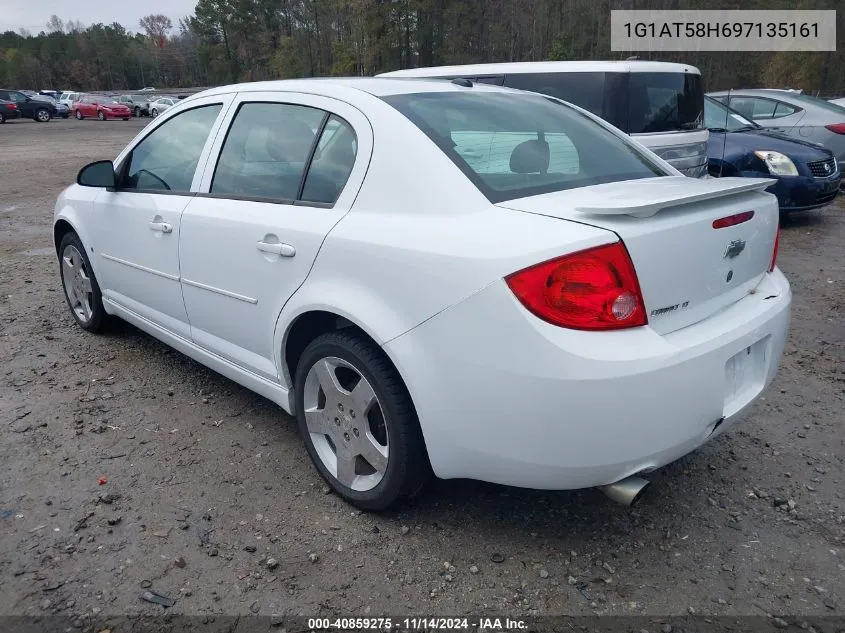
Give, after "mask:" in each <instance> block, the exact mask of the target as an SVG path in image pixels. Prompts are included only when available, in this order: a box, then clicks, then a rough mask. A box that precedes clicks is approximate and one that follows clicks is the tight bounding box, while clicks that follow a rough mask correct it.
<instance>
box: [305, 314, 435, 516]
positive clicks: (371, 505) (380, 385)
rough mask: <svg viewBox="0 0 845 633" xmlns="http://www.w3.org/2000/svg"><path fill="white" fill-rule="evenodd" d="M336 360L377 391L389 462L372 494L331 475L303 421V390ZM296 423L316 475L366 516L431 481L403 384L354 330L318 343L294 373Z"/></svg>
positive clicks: (404, 498) (410, 495)
mask: <svg viewBox="0 0 845 633" xmlns="http://www.w3.org/2000/svg"><path fill="white" fill-rule="evenodd" d="M330 357H337V358H341V359H343V360H344V361H346V362H348V363H351V364H352V365H353V366H354V367H355V368H356V369H357V370H358V371H359V373H360V374H361V375H362V376H364V377H365V378H366V379H367V380H368V381H369V383H370V385H371V386H372V388H373V391H374V392H375V394H376V397H377V398H378V401H379V404H380V405H381V409H382V413H383V414H384V423H385V426H386V427H387V442H388V450H389V452H388V455H389V457H388V462H387V468H386V470H385V473H384V476H383V477H382V479H381V481H380V482H379V483H378V484H377V485H376V486H375V487H374V488H372V489H370V490H367V491H356V490H352V489H351V488H348V487H346V486H344V485H343V484H341V483H340V481H338V480H337V478H335V476H334V475H332V474H331V473H330V472H329V471H328V469H327V468H326V466H325V464H324V463H323V461H322V459H321V458H320V457H319V455H318V454H317V451H316V449H315V448H314V444H313V441H312V439H311V434H310V433H309V431H308V427H307V424H306V421H305V412H304V410H303V409H304V407H303V406H301V403H303V402H304V390H305V382H306V377H307V375H308V372H309V370H310V369H311V367H312V366H313V365H314V364H315V363H317V362H318V361H320V360H322V359H324V358H330ZM294 384H295V394H296V402H297V406H296V411H297V412H296V419H297V426H298V427H299V433H300V435H301V436H302V439H303V442H304V443H305V447H306V449H307V450H308V454H309V455H310V456H311V460H312V461H313V462H314V465H315V466H316V467H317V471H318V472H319V473H320V475H321V476H322V477H323V479H324V480H325V481H326V483H328V484H329V486H331V488H332V489H333V490H334V491H335V492H337V493H338V494H339V495H340V496H341V497H343V498H344V499H346V500H347V501H348V502H349V503H351V504H352V505H354V506H357V507H358V508H361V509H362V510H371V511H378V510H384V509H386V508H388V507H390V506H392V505H396V504H399V503H402V502H407V501H409V500H410V499H412V498H413V497H414V496H415V495H417V494H418V493H419V492H420V491H421V490H422V489H423V487H424V486H425V484H426V483H427V482H428V480H429V479H430V476H431V466H430V465H429V461H428V454H427V453H426V449H425V441H424V440H423V436H422V431H421V430H420V424H419V420H418V418H417V413H416V409H415V408H414V404H413V402H412V401H411V396H410V394H409V393H408V390H407V388H406V387H405V383H404V382H403V381H402V378H401V377H400V376H399V374H398V372H397V371H396V369H395V368H394V367H393V365H392V363H391V362H390V360H389V359H388V358H387V356H386V355H385V354H384V352H383V351H381V350H380V349H379V348H378V346H376V345H375V344H374V343H373V342H372V341H370V340H369V339H368V338H367V337H366V336H364V335H363V334H361V333H358V332H356V331H354V330H338V331H336V332H330V333H328V334H324V335H322V336H319V337H317V338H316V339H314V340H313V341H312V342H311V343H310V344H309V345H308V346H307V347H306V348H305V351H304V352H303V353H302V356H301V358H300V360H299V364H298V365H297V368H296V378H295V381H294Z"/></svg>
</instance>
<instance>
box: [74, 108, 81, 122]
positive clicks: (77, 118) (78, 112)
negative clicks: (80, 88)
mask: <svg viewBox="0 0 845 633" xmlns="http://www.w3.org/2000/svg"><path fill="white" fill-rule="evenodd" d="M75 116H76V120H77V121H81V120H82V119H83V116H82V113H81V112H80V111H79V110H77V111H76V115H75Z"/></svg>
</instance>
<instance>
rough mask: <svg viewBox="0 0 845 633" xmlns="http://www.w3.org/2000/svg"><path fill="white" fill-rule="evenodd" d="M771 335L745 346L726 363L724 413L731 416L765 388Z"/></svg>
mask: <svg viewBox="0 0 845 633" xmlns="http://www.w3.org/2000/svg"><path fill="white" fill-rule="evenodd" d="M768 348H769V337H768V336H767V337H765V338H763V339H760V340H759V341H757V342H756V343H754V344H753V345H749V346H748V347H746V348H743V349H742V350H741V351H740V352H738V353H736V354H734V355H733V356H731V357H730V358H729V359H728V361H727V362H726V363H725V402H724V409H723V412H722V415H724V416H725V417H730V416H731V415H733V414H734V413H736V412H737V411H739V410H740V409H742V407H744V406H745V405H746V404H748V403H749V402H751V400H753V399H754V398H755V397H756V396H757V394H759V393H760V392H761V391H762V390H763V386H764V384H765V380H766V372H767V369H768V356H769V354H768Z"/></svg>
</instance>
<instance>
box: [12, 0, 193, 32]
mask: <svg viewBox="0 0 845 633" xmlns="http://www.w3.org/2000/svg"><path fill="white" fill-rule="evenodd" d="M196 4H197V3H196V0H143V2H113V1H112V2H103V0H73V1H68V0H0V32H3V31H17V30H19V29H27V30H28V31H31V32H32V34H33V35H35V34H37V33H38V32H39V31H42V30H44V29H45V25H46V24H47V20H49V19H50V16H51V15H52V14H54V13H55V14H56V15H58V16H59V17H60V18H61V19H62V20H64V21H65V22H67V21H68V20H79V21H81V22H82V23H83V24H85V25H86V26H88V25H89V24H96V23H97V22H103V23H104V24H111V23H112V22H120V23H121V24H122V25H123V26H125V27H126V28H127V29H130V30H133V31H137V30H140V27H139V26H138V20H139V19H140V18H141V17H142V16H144V15H149V14H150V13H163V14H164V15H166V16H167V17H169V18H170V19H171V20H172V21H173V26H174V28H175V27H176V26H177V25H178V21H179V18H182V17H185V16H186V15H190V14H193V12H194V7H195V6H196Z"/></svg>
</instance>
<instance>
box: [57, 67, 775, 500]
mask: <svg viewBox="0 0 845 633" xmlns="http://www.w3.org/2000/svg"><path fill="white" fill-rule="evenodd" d="M769 184H770V182H769V181H768V180H765V179H759V180H755V179H749V178H719V179H711V180H697V179H692V178H686V177H684V176H682V175H680V173H679V172H678V171H677V170H675V169H674V168H673V167H671V166H670V165H669V164H668V163H666V162H664V161H663V160H661V159H660V158H658V157H657V156H656V155H655V154H653V153H651V152H650V151H649V150H647V149H645V148H644V147H643V146H641V145H639V144H638V143H637V142H636V141H632V140H631V139H630V138H629V137H627V136H625V135H624V134H622V133H621V132H619V131H618V130H617V129H615V128H613V127H611V126H610V125H608V124H606V123H604V122H603V121H601V120H600V119H598V118H596V117H595V116H593V115H592V114H589V113H587V112H586V111H584V110H581V109H579V108H576V107H574V106H571V105H569V104H567V103H564V102H562V101H559V100H557V99H555V98H552V97H547V96H542V95H537V94H532V93H526V92H519V91H514V90H510V89H507V88H500V87H497V86H490V85H482V84H474V83H472V82H469V81H466V80H456V81H455V82H450V81H440V80H413V79H412V80H409V79H386V78H384V79H378V78H376V79H327V80H292V81H274V82H268V83H252V84H243V85H235V86H227V87H221V88H214V89H212V90H208V91H206V92H203V93H200V94H198V95H195V96H192V97H189V98H187V99H185V100H184V101H180V102H179V103H178V104H177V105H175V106H174V107H173V108H170V109H168V110H167V112H165V113H162V114H161V116H159V117H158V118H157V119H155V120H154V121H153V122H152V123H151V124H150V125H148V126H147V127H146V128H145V129H144V130H143V131H142V132H141V133H140V134H139V135H138V136H137V137H136V138H135V139H134V140H133V141H132V142H131V143H130V144H129V146H128V147H127V148H126V149H124V150H123V151H122V152H121V153H120V155H118V156H117V158H116V159H115V160H114V161H100V162H96V163H92V164H90V165H88V166H86V167H85V168H83V169H82V170H81V171H80V172H79V176H78V178H77V183H76V184H74V185H71V186H70V187H69V188H68V189H66V190H65V191H64V192H63V193H62V194H61V196H60V197H59V199H58V202H57V203H56V208H55V224H54V237H55V245H56V249H57V253H58V257H59V261H60V269H61V278H62V283H63V285H64V291H65V295H66V297H67V302H68V305H69V306H70V309H71V313H72V315H73V318H74V319H75V320H76V321H77V323H78V324H79V325H80V326H81V327H83V328H84V329H86V330H88V331H91V332H99V331H101V330H102V329H103V328H104V326H106V324H107V320H108V318H109V315H115V316H117V317H120V318H122V319H125V320H126V321H129V322H131V323H133V324H135V325H136V326H138V327H139V328H141V329H143V330H145V331H146V332H148V333H150V334H152V335H153V336H155V337H157V338H159V339H161V340H162V341H164V342H166V343H167V344H169V345H171V346H173V347H174V348H176V349H177V350H179V351H181V352H183V353H185V354H187V355H188V356H190V357H192V358H194V359H196V360H198V361H199V362H201V363H204V364H205V365H207V366H209V367H211V368H212V369H215V370H216V371H218V372H220V373H221V374H223V375H225V376H228V377H229V378H231V379H232V380H235V381H237V382H239V383H240V384H242V385H244V386H246V387H248V388H249V389H252V390H254V391H255V392H257V393H259V394H261V395H263V396H265V397H267V398H269V399H271V400H273V401H274V402H276V403H278V404H279V405H280V406H281V407H282V408H283V409H284V410H285V411H288V412H290V413H292V414H295V416H296V418H297V421H298V425H299V429H300V431H301V434H302V438H303V440H304V443H305V446H306V448H307V450H308V452H309V454H310V456H311V458H312V459H313V461H314V463H315V464H316V467H317V469H318V471H319V472H320V474H321V475H322V476H323V477H324V478H325V479H326V480H327V481H328V483H329V484H330V485H331V486H332V488H333V489H334V490H335V491H337V492H338V493H339V494H340V495H342V496H343V497H344V498H346V499H347V500H349V501H350V502H351V503H353V504H355V505H357V506H359V507H361V508H365V509H381V508H385V507H387V506H389V505H391V504H393V503H394V502H397V501H400V500H403V499H407V498H409V497H411V496H412V495H413V494H414V493H415V492H417V491H418V490H419V489H420V488H421V487H422V485H423V484H424V483H425V481H426V478H427V476H428V475H429V473H431V472H432V471H433V473H434V474H435V475H437V476H438V477H441V478H457V477H466V478H474V479H480V480H486V481H491V482H498V483H502V484H509V485H514V486H524V487H531V488H548V489H572V488H583V487H589V486H600V487H602V488H603V489H604V490H605V492H607V493H608V494H610V496H612V497H614V498H616V499H619V500H622V501H626V502H631V501H632V500H633V499H635V498H636V497H637V496H638V494H639V492H640V490H641V489H642V487H643V486H644V484H645V482H644V480H642V479H640V478H639V477H638V475H640V474H642V473H646V472H649V471H651V470H653V469H655V468H658V467H660V466H662V465H664V464H667V463H669V462H671V461H673V460H675V459H677V458H679V457H681V456H682V455H684V454H686V453H689V452H690V451H692V450H694V449H696V448H697V447H699V446H701V445H702V444H703V443H705V442H706V441H707V440H708V439H709V438H711V437H713V436H714V435H716V434H717V433H721V432H722V431H724V430H725V429H726V428H728V427H729V426H730V425H731V424H732V423H733V422H734V421H735V420H736V419H737V418H738V417H740V416H741V414H742V413H743V411H744V410H745V409H746V408H747V407H748V406H749V405H750V404H751V403H752V402H754V401H755V399H756V398H757V397H758V396H759V395H760V393H761V391H762V390H763V389H764V388H765V387H766V385H767V384H769V383H770V382H771V380H772V379H773V377H774V375H775V372H776V370H777V366H778V362H779V360H780V357H781V354H782V351H783V347H784V340H785V338H786V334H787V328H788V325H789V307H790V301H791V293H790V289H789V284H788V283H787V280H786V279H785V277H784V276H783V274H782V273H781V272H780V270H779V269H778V268H776V267H775V257H776V253H777V242H778V204H777V200H776V198H775V197H774V196H772V195H770V194H768V193H765V192H764V191H763V189H765V187H767V186H768V185H769Z"/></svg>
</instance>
